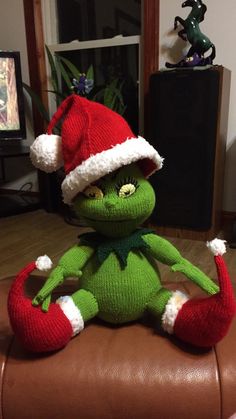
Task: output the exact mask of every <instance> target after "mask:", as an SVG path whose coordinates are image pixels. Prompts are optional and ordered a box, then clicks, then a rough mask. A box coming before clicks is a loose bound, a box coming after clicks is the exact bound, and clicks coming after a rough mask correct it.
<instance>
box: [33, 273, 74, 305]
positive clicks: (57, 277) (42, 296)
mask: <svg viewBox="0 0 236 419" xmlns="http://www.w3.org/2000/svg"><path fill="white" fill-rule="evenodd" d="M76 274H77V276H81V275H82V272H81V271H80V270H79V271H77V272H76ZM65 276H66V275H65V271H64V269H63V267H61V266H60V265H58V266H57V267H56V268H55V269H54V270H53V271H52V273H51V275H50V276H49V278H48V279H47V281H46V282H45V284H44V286H43V287H42V288H41V290H40V291H39V292H38V294H37V295H36V296H35V297H34V299H33V301H32V305H33V306H38V305H41V306H42V307H41V308H42V311H44V312H47V311H48V308H49V305H50V302H51V294H52V291H53V290H54V289H55V288H56V287H57V286H58V285H61V284H62V283H63V282H64V279H65Z"/></svg>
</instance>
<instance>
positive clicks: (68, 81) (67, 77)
mask: <svg viewBox="0 0 236 419" xmlns="http://www.w3.org/2000/svg"><path fill="white" fill-rule="evenodd" d="M58 67H59V70H60V72H61V75H62V78H63V79H64V81H65V83H66V85H67V88H68V90H69V92H71V85H72V81H71V79H70V77H69V76H68V74H67V72H66V69H65V67H64V65H63V64H62V62H61V61H60V60H58ZM55 90H58V89H55Z"/></svg>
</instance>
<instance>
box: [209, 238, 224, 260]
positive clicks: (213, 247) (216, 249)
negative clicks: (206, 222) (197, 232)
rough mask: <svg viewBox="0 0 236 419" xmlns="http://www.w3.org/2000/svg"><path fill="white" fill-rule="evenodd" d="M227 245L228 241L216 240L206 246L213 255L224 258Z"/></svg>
mask: <svg viewBox="0 0 236 419" xmlns="http://www.w3.org/2000/svg"><path fill="white" fill-rule="evenodd" d="M225 243H226V240H221V239H217V238H215V239H214V240H212V241H210V242H207V243H206V245H207V247H208V249H209V250H210V251H211V252H212V253H213V255H215V256H218V255H220V256H222V255H223V254H224V253H226V246H225Z"/></svg>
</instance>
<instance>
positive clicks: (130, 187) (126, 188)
mask: <svg viewBox="0 0 236 419" xmlns="http://www.w3.org/2000/svg"><path fill="white" fill-rule="evenodd" d="M135 191H136V186H135V185H134V184H133V183H126V184H125V185H122V186H121V188H120V189H119V191H118V196H119V197H120V198H128V196H131V195H133V193H134V192H135Z"/></svg>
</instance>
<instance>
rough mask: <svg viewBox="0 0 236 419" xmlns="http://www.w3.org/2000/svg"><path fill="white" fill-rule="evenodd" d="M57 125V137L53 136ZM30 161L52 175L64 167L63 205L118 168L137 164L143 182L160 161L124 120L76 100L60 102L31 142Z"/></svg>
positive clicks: (102, 109) (103, 107) (93, 103)
mask: <svg viewBox="0 0 236 419" xmlns="http://www.w3.org/2000/svg"><path fill="white" fill-rule="evenodd" d="M62 119H63V121H62V128H61V136H58V135H54V134H52V130H53V128H54V127H55V126H56V124H57V123H58V122H60V121H61V120H62ZM30 157H31V160H32V163H33V164H34V166H35V167H37V168H38V169H41V170H43V171H44V172H47V173H51V172H54V171H56V170H58V169H59V168H60V167H62V166H63V165H64V169H65V179H64V181H63V183H62V194H63V198H64V202H65V203H67V204H69V203H71V201H72V200H73V198H74V197H75V196H76V195H77V194H78V193H79V192H82V191H83V190H84V189H85V188H86V187H87V186H88V185H89V184H91V183H93V182H95V181H96V180H98V179H99V178H101V177H103V176H105V175H106V174H108V173H111V172H113V171H115V170H116V169H119V168H120V167H121V166H125V165H128V164H130V163H134V162H138V164H139V166H140V168H141V170H142V172H143V174H144V176H145V177H149V176H150V175H151V174H152V173H153V172H155V171H156V170H158V169H160V168H161V167H162V163H163V158H162V157H160V155H159V154H158V152H157V151H156V150H155V149H154V148H153V147H152V146H151V145H150V144H149V143H148V142H147V141H146V140H145V139H144V138H142V137H140V136H136V135H134V134H133V132H132V130H131V129H130V127H129V125H128V124H127V122H126V121H125V120H124V118H123V117H122V116H121V115H119V114H117V113H116V112H114V111H112V110H111V109H109V108H107V107H106V106H103V105H101V104H100V103H96V102H93V101H90V100H87V99H85V98H82V97H80V96H78V95H76V94H73V95H71V96H68V97H67V98H66V100H64V101H63V102H62V104H61V105H60V107H59V108H58V110H57V111H56V113H55V114H54V116H53V117H52V120H51V122H50V124H49V126H48V129H47V133H46V134H43V135H40V136H39V137H37V138H36V139H35V141H34V142H33V144H32V146H31V150H30Z"/></svg>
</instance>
